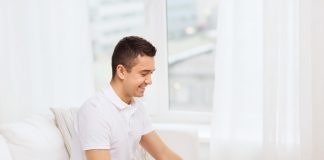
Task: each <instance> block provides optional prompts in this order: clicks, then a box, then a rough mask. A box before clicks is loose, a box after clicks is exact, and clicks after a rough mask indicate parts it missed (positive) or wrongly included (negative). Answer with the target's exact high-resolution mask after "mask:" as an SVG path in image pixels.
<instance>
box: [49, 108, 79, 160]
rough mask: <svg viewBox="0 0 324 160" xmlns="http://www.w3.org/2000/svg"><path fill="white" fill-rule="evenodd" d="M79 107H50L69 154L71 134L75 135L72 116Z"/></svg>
mask: <svg viewBox="0 0 324 160" xmlns="http://www.w3.org/2000/svg"><path fill="white" fill-rule="evenodd" d="M78 109H79V108H51V111H52V112H53V114H54V115H55V123H56V125H57V127H58V128H59V130H60V132H61V134H62V136H63V140H64V144H65V147H66V150H67V152H68V154H69V156H70V155H71V144H72V136H74V135H75V131H74V128H73V119H74V118H73V117H74V116H75V115H76V113H77V111H78Z"/></svg>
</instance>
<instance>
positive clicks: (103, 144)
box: [71, 36, 181, 160]
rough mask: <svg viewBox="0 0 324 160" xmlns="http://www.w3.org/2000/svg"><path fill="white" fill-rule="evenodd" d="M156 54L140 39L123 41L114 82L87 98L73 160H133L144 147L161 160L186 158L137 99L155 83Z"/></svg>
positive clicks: (79, 119) (114, 64)
mask: <svg viewBox="0 0 324 160" xmlns="http://www.w3.org/2000/svg"><path fill="white" fill-rule="evenodd" d="M155 53H156V49H155V47H154V46H153V45H152V44H151V43H150V42H148V41H146V40H145V39H143V38H140V37H136V36H130V37H125V38H123V39H122V40H120V41H119V42H118V44H117V45H116V47H115V49H114V52H113V55H112V79H111V81H110V84H109V85H107V86H106V87H105V88H103V89H102V90H101V91H100V92H98V93H97V94H96V95H94V96H93V97H92V98H90V99H89V100H87V101H86V102H85V103H84V104H83V106H82V107H81V108H80V110H79V112H78V114H77V118H76V120H75V130H76V136H75V137H74V138H73V142H74V143H73V144H72V152H71V158H72V160H85V159H86V160H133V159H135V157H136V153H137V152H138V146H139V144H140V145H142V147H143V148H144V149H145V150H146V151H148V152H149V153H150V154H151V155H152V156H153V157H154V158H155V159H157V160H179V159H181V158H180V157H179V156H178V155H177V154H175V153H174V152H173V151H171V150H170V149H169V148H168V147H167V146H166V145H165V144H164V143H163V142H162V140H161V139H160V138H159V136H158V135H157V133H156V132H155V131H154V130H153V129H152V126H151V123H150V121H149V119H148V117H147V115H146V113H145V111H144V108H143V103H142V102H141V101H140V99H138V98H137V97H142V96H143V95H144V91H145V88H146V87H147V86H148V85H150V84H152V79H151V75H152V73H153V71H154V70H155V65H154V56H155ZM76 142H77V143H76Z"/></svg>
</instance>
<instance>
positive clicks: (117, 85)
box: [110, 80, 133, 104]
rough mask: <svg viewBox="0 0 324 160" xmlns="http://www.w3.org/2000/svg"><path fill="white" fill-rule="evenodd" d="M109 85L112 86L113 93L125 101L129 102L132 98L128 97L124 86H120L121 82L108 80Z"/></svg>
mask: <svg viewBox="0 0 324 160" xmlns="http://www.w3.org/2000/svg"><path fill="white" fill-rule="evenodd" d="M110 85H111V87H112V88H113V90H114V91H115V93H116V94H117V95H118V97H119V98H120V99H121V100H122V101H123V102H125V103H127V104H130V103H131V102H132V100H133V98H132V97H129V96H128V95H127V94H126V93H125V91H124V88H123V86H122V84H121V83H120V82H116V81H114V80H111V81H110Z"/></svg>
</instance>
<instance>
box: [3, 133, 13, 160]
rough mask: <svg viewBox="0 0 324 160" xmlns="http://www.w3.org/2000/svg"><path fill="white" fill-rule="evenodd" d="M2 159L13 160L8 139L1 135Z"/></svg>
mask: <svg viewBox="0 0 324 160" xmlns="http://www.w3.org/2000/svg"><path fill="white" fill-rule="evenodd" d="M0 159H1V160H12V157H11V155H10V150H9V147H8V144H7V141H6V139H5V138H4V137H3V136H2V135H0Z"/></svg>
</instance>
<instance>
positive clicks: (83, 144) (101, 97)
mask: <svg viewBox="0 0 324 160" xmlns="http://www.w3.org/2000/svg"><path fill="white" fill-rule="evenodd" d="M74 128H75V131H76V136H74V137H72V147H71V160H86V158H85V156H84V150H90V149H109V151H110V155H111V158H112V160H133V159H135V156H136V153H138V149H139V148H138V147H139V141H140V139H141V136H142V135H144V134H147V133H149V132H151V131H153V128H152V125H151V122H150V120H149V118H148V116H147V114H146V113H145V110H144V106H143V103H142V102H141V100H140V99H137V98H134V101H133V102H132V103H131V104H130V105H128V104H126V103H125V102H123V101H122V100H121V99H120V98H119V97H118V96H117V94H116V93H115V91H114V90H113V89H112V87H111V86H110V85H109V86H107V87H105V88H103V89H102V90H101V91H100V92H98V93H97V94H96V95H95V96H93V97H92V98H90V99H89V100H87V101H86V102H85V103H84V104H83V105H82V107H81V108H80V110H79V111H78V114H77V116H76V117H75V119H74Z"/></svg>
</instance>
